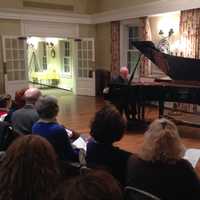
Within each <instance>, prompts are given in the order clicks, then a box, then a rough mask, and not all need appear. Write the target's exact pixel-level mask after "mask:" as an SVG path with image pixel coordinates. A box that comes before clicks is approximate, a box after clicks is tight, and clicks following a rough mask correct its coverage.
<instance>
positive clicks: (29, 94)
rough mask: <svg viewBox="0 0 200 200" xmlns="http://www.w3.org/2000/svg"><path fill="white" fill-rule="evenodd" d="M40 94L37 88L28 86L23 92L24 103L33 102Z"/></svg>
mask: <svg viewBox="0 0 200 200" xmlns="http://www.w3.org/2000/svg"><path fill="white" fill-rule="evenodd" d="M40 96H41V92H40V90H39V89H38V88H29V89H28V90H26V92H25V93H24V98H25V101H26V103H30V104H35V102H36V101H37V100H38V98H39V97H40Z"/></svg>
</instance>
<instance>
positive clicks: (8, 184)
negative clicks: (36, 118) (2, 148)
mask: <svg viewBox="0 0 200 200" xmlns="http://www.w3.org/2000/svg"><path fill="white" fill-rule="evenodd" d="M59 182H60V173H59V170H58V166H57V159H56V154H55V152H54V150H53V148H52V146H51V145H50V144H49V143H48V141H47V140H45V139H43V138H42V137H39V136H35V135H26V136H21V137H20V138H18V139H17V140H16V141H15V142H13V143H12V144H11V145H10V147H9V148H8V150H7V152H6V156H5V157H4V159H3V162H2V163H1V165H0V183H1V184H0V200H53V199H54V191H55V189H56V187H57V185H58V183H59Z"/></svg>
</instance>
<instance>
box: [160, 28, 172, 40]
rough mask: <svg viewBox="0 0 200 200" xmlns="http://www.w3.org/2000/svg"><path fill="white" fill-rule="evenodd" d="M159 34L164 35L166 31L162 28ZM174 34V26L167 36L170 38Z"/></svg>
mask: <svg viewBox="0 0 200 200" xmlns="http://www.w3.org/2000/svg"><path fill="white" fill-rule="evenodd" d="M158 34H159V35H160V36H162V37H164V32H163V30H162V29H160V31H159V33H158ZM173 34H174V29H173V28H170V29H169V32H168V36H167V37H168V38H170V37H171V36H172V35H173Z"/></svg>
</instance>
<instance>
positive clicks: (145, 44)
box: [106, 41, 200, 118]
mask: <svg viewBox="0 0 200 200" xmlns="http://www.w3.org/2000/svg"><path fill="white" fill-rule="evenodd" d="M133 45H134V46H135V47H136V48H137V49H138V50H139V51H140V52H141V53H142V54H144V55H145V56H146V57H147V58H149V59H150V60H151V61H152V62H153V63H154V64H155V65H157V66H158V67H159V68H160V69H161V70H162V71H163V72H164V73H165V74H166V75H167V76H168V77H170V79H171V80H170V81H166V80H165V81H160V80H159V81H154V82H144V81H139V82H134V81H132V79H133V76H134V72H133V73H132V75H131V77H130V80H129V83H128V85H119V84H111V85H110V90H109V94H108V95H107V97H106V99H107V100H109V101H111V102H113V101H115V102H116V101H117V99H118V98H119V99H120V101H122V99H123V101H124V105H125V104H126V105H136V107H137V108H138V109H137V113H135V117H136V118H144V110H143V109H144V105H145V103H146V102H150V101H154V102H158V105H159V117H162V116H163V113H164V104H165V102H182V103H191V104H200V60H199V59H192V58H184V57H179V56H173V55H169V54H165V53H163V52H161V51H159V50H158V49H157V48H156V47H155V46H154V44H153V43H152V42H151V41H137V42H133ZM138 65H139V62H138ZM135 69H136V68H135ZM134 71H135V70H134ZM141 110H142V111H141Z"/></svg>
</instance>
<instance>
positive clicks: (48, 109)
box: [32, 96, 78, 161]
mask: <svg viewBox="0 0 200 200" xmlns="http://www.w3.org/2000/svg"><path fill="white" fill-rule="evenodd" d="M35 107H36V110H37V112H38V114H39V117H40V120H39V121H38V122H36V123H35V124H34V126H33V128H32V133H33V134H38V135H40V136H42V137H45V138H46V139H47V140H48V141H49V142H50V143H51V144H52V145H53V147H54V149H55V151H56V153H57V154H58V156H59V158H60V160H71V161H77V160H78V152H75V150H74V149H73V148H72V146H71V144H70V140H69V137H68V135H67V132H66V130H65V128H64V127H63V126H61V125H59V124H58V122H57V120H56V117H57V114H58V112H59V107H58V102H57V99H56V98H54V97H52V96H41V97H40V98H39V99H38V101H37V102H36V105H35Z"/></svg>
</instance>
